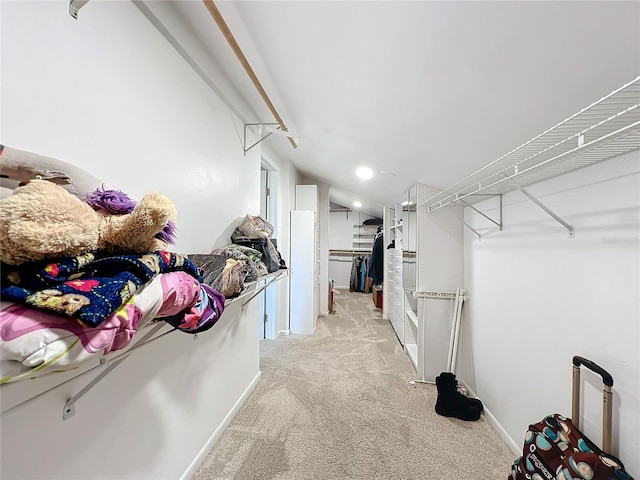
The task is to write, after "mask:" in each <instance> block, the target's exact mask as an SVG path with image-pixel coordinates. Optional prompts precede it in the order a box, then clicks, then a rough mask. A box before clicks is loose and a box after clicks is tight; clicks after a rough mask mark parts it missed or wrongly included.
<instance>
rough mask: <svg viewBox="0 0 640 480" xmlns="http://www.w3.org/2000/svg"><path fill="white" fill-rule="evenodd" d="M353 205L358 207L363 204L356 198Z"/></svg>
mask: <svg viewBox="0 0 640 480" xmlns="http://www.w3.org/2000/svg"><path fill="white" fill-rule="evenodd" d="M353 206H354V207H356V208H360V207H361V206H362V204H361V203H360V202H359V201H357V200H354V201H353Z"/></svg>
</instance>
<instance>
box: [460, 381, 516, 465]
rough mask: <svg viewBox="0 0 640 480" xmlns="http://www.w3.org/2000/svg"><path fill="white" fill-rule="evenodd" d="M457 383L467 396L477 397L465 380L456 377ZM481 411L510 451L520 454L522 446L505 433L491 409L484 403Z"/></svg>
mask: <svg viewBox="0 0 640 480" xmlns="http://www.w3.org/2000/svg"><path fill="white" fill-rule="evenodd" d="M458 383H460V384H462V386H463V387H464V388H465V389H466V390H467V394H468V395H467V396H469V397H471V398H478V396H477V395H476V393H475V392H474V391H473V390H471V389H470V388H469V387H468V386H467V384H466V383H465V382H463V381H462V380H460V379H458ZM483 413H484V416H485V418H486V419H487V422H488V423H489V425H491V427H492V428H493V429H494V430H495V431H496V432H497V434H498V435H500V438H502V440H504V442H505V443H506V444H507V446H508V447H509V448H510V449H511V451H512V452H513V453H514V455H516V456H520V455H522V446H520V445H518V444H517V443H516V442H515V441H514V440H513V438H511V436H510V435H509V434H508V433H507V431H506V430H505V429H504V427H503V426H502V425H501V424H500V422H499V421H498V419H497V418H496V417H495V416H494V415H493V413H491V411H490V410H489V409H488V408H487V406H486V405H484V404H483ZM523 438H524V437H523ZM514 460H515V458H514Z"/></svg>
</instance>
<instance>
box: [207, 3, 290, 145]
mask: <svg viewBox="0 0 640 480" xmlns="http://www.w3.org/2000/svg"><path fill="white" fill-rule="evenodd" d="M202 1H203V2H204V5H205V7H207V10H209V13H210V14H211V16H212V17H213V19H214V20H215V22H216V24H217V25H218V28H220V31H221V32H222V34H223V35H224V37H225V38H226V40H227V42H228V43H229V46H230V47H231V49H232V50H233V53H235V54H236V57H238V60H240V63H241V64H242V66H243V67H244V70H245V71H246V72H247V75H249V78H250V79H251V82H252V83H253V85H254V86H255V87H256V89H257V90H258V93H259V94H260V96H261V97H262V100H264V103H265V104H266V105H267V107H268V108H269V110H270V111H271V113H272V114H273V116H274V117H275V119H276V120H277V121H278V124H279V125H280V128H281V129H282V130H283V131H285V132H288V130H287V127H286V126H285V124H284V122H283V121H282V118H281V117H280V115H279V114H278V112H277V110H276V107H274V106H273V103H271V100H270V99H269V96H268V95H267V92H265V90H264V88H263V87H262V84H261V83H260V80H258V77H257V76H256V74H255V73H254V71H253V69H252V68H251V65H249V61H248V60H247V57H245V56H244V53H242V50H241V49H240V45H238V42H236V39H235V38H234V36H233V34H232V33H231V30H229V27H228V26H227V23H226V22H225V21H224V18H222V15H221V14H220V11H219V10H218V7H216V4H215V3H213V0H202ZM289 143H290V144H291V146H292V147H293V148H298V145H296V142H295V141H294V139H293V138H291V137H289Z"/></svg>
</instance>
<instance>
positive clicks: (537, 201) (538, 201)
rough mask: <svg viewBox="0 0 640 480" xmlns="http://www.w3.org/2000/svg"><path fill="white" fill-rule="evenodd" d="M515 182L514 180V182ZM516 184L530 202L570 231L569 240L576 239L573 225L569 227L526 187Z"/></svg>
mask: <svg viewBox="0 0 640 480" xmlns="http://www.w3.org/2000/svg"><path fill="white" fill-rule="evenodd" d="M512 181H513V180H512ZM513 183H514V184H515V186H516V187H518V190H520V191H521V192H522V193H523V194H524V196H525V197H527V198H528V199H529V200H531V201H532V202H533V203H535V204H536V205H537V206H539V207H540V208H541V209H542V210H544V211H545V212H547V214H548V215H550V216H551V217H553V219H554V220H555V221H556V222H558V223H560V224H561V225H562V226H563V227H564V228H566V229H567V230H568V231H569V238H575V236H576V234H575V230H574V229H573V227H572V226H571V225H569V224H568V223H567V222H565V221H564V220H563V219H561V218H560V217H559V216H558V215H556V214H555V213H554V212H553V211H552V210H551V209H550V208H549V207H547V206H546V205H545V204H544V203H542V202H541V201H540V200H538V199H537V198H536V197H534V196H533V195H531V194H530V193H529V192H528V191H527V190H525V189H524V187H521V186H520V185H519V184H518V183H517V182H515V181H514V182H513Z"/></svg>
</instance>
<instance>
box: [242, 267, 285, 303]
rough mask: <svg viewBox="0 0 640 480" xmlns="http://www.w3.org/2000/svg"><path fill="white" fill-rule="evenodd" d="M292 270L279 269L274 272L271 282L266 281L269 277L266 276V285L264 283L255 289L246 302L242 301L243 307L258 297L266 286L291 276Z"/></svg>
mask: <svg viewBox="0 0 640 480" xmlns="http://www.w3.org/2000/svg"><path fill="white" fill-rule="evenodd" d="M283 272H286V274H285V273H283ZM290 272H291V270H289V269H287V270H284V269H283V270H278V271H277V272H273V278H272V279H271V280H270V281H269V282H266V280H267V279H268V278H269V277H266V278H264V280H265V284H264V285H262V286H261V287H258V289H257V290H255V291H254V292H253V293H252V294H251V295H250V296H249V298H247V299H246V300H245V301H244V302H242V308H244V307H245V306H246V305H247V304H248V303H249V302H250V301H251V300H253V299H254V298H255V297H257V296H258V295H259V294H260V293H261V292H262V291H263V290H264V289H265V288H267V287H268V286H269V285H272V284H274V283H276V282H277V281H278V280H280V279H281V278H284V277H288V276H289V274H290ZM260 280H262V279H259V280H258V281H260Z"/></svg>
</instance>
